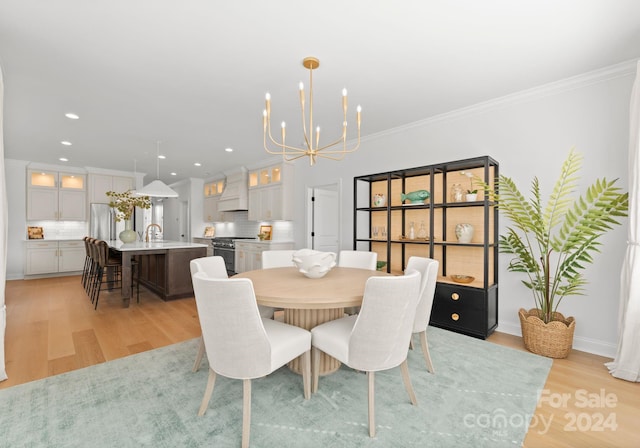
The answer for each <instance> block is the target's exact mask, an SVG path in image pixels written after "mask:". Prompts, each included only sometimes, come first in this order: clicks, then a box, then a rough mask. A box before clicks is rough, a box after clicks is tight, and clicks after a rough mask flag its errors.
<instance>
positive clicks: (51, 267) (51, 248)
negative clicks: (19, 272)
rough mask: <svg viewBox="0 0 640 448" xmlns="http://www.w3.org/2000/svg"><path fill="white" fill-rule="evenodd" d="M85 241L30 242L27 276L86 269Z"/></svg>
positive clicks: (28, 244) (27, 257)
mask: <svg viewBox="0 0 640 448" xmlns="http://www.w3.org/2000/svg"><path fill="white" fill-rule="evenodd" d="M85 256H86V250H85V248H84V242H83V241H80V240H78V241H28V242H27V256H26V258H25V260H26V265H25V274H26V275H39V274H55V273H59V272H77V271H82V270H83V269H84V260H85Z"/></svg>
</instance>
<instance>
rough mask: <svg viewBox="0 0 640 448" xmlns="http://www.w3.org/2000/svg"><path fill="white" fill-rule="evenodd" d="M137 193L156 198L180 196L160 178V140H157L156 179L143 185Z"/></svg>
mask: <svg viewBox="0 0 640 448" xmlns="http://www.w3.org/2000/svg"><path fill="white" fill-rule="evenodd" d="M163 158H164V156H163ZM136 194H137V195H138V196H150V197H154V198H177V197H178V193H176V192H175V191H173V190H172V189H171V188H170V187H169V186H168V185H167V184H165V183H164V182H162V181H161V180H160V142H156V180H154V181H153V182H151V183H148V184H147V185H145V186H144V187H142V188H141V189H140V190H138V191H137V192H136Z"/></svg>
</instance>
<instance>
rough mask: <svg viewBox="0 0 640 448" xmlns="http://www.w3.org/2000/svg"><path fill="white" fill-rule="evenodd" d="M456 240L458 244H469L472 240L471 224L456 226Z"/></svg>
mask: <svg viewBox="0 0 640 448" xmlns="http://www.w3.org/2000/svg"><path fill="white" fill-rule="evenodd" d="M456 238H457V239H458V243H465V244H466V243H470V242H471V240H472V239H473V226H472V225H471V224H466V223H460V224H456Z"/></svg>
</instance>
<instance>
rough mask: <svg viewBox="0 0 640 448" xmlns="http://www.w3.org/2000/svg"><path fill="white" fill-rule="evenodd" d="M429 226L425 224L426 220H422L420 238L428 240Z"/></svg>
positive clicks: (419, 230)
mask: <svg viewBox="0 0 640 448" xmlns="http://www.w3.org/2000/svg"><path fill="white" fill-rule="evenodd" d="M427 236H428V235H427V228H426V227H425V225H424V221H420V228H419V229H418V235H417V237H418V239H419V240H426V239H427Z"/></svg>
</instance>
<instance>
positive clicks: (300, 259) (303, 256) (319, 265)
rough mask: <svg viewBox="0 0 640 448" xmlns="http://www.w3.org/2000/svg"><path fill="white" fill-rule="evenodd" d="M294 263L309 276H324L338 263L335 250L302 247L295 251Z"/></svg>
mask: <svg viewBox="0 0 640 448" xmlns="http://www.w3.org/2000/svg"><path fill="white" fill-rule="evenodd" d="M292 259H293V264H295V265H296V267H297V268H298V270H299V271H300V272H301V273H302V274H303V275H304V276H305V277H308V278H321V277H324V276H325V275H326V274H327V272H329V271H330V270H331V269H333V267H334V266H335V265H336V254H335V253H334V252H321V251H318V250H313V249H300V250H298V251H296V252H294V253H293V258H292Z"/></svg>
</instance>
